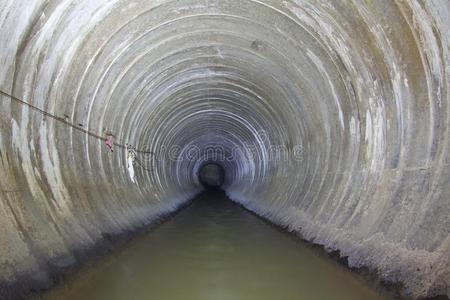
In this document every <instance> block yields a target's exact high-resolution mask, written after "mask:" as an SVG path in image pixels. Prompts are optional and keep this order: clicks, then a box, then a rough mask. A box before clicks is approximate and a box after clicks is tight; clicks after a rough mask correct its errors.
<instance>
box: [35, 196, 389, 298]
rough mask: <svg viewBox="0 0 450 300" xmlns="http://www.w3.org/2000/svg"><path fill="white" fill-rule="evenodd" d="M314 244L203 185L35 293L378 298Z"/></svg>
mask: <svg viewBox="0 0 450 300" xmlns="http://www.w3.org/2000/svg"><path fill="white" fill-rule="evenodd" d="M317 251H318V250H317V249H316V250H314V249H311V248H310V247H307V246H305V245H304V243H303V242H301V241H300V240H299V239H297V238H295V237H293V236H291V235H289V234H286V233H284V232H281V231H280V230H278V229H277V228H275V227H273V226H271V225H269V224H267V223H266V222H264V221H262V220H261V219H259V218H257V217H255V216H253V215H252V214H250V213H248V212H247V211H245V210H243V209H242V208H240V207H239V206H236V205H234V204H233V203H232V202H231V201H229V200H227V199H226V198H225V196H224V195H223V194H221V193H218V192H208V193H206V194H203V195H201V196H200V197H198V199H197V200H196V201H194V203H193V204H192V205H190V206H189V207H187V208H186V209H184V210H182V211H181V212H180V213H179V214H177V215H176V216H175V217H174V218H172V219H170V220H169V221H167V222H166V223H163V224H161V225H160V226H158V227H157V228H156V229H155V230H153V231H152V232H150V233H148V234H147V235H145V236H143V237H140V238H137V239H136V240H135V241H133V242H131V244H130V245H129V246H128V247H126V248H125V249H121V250H119V251H118V253H116V254H115V255H113V256H110V257H107V258H104V259H102V261H100V262H98V263H96V264H95V266H94V267H90V268H88V269H87V270H81V271H80V272H79V273H78V274H77V275H76V276H74V278H72V279H70V280H68V282H66V283H65V284H63V285H61V286H59V287H56V288H55V289H53V290H52V291H50V292H49V293H47V294H45V295H43V296H42V297H41V299H45V300H49V299H57V300H62V299H69V300H71V299H73V300H75V299H76V300H79V299H84V300H90V299H92V300H94V299H95V300H102V299H105V300H106V299H107V300H114V299H117V300H124V299H127V300H141V299H142V300H143V299H145V300H147V299H157V300H166V299H167V300H177V299H180V300H189V299H192V300H203V299H208V300H209V299H213V300H221V299H223V300H238V299H246V300H248V299H270V300H274V299H283V300H288V299H307V300H314V299H320V300H323V299H343V300H344V299H345V300H352V299H355V300H356V299H357V300H361V299H365V300H370V299H386V298H385V296H381V295H380V294H379V293H378V292H377V291H375V290H374V289H372V288H371V287H369V286H368V285H367V284H366V283H365V282H364V280H362V279H361V278H360V277H359V276H358V275H356V274H354V273H352V272H350V271H349V270H347V269H345V268H344V267H342V266H340V265H339V264H338V263H336V262H334V261H333V260H331V259H329V258H327V257H324V256H323V255H321V254H317Z"/></svg>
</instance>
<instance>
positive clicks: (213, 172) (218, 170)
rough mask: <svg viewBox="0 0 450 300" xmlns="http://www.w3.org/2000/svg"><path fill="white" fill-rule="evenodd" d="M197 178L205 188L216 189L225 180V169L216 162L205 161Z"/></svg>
mask: <svg viewBox="0 0 450 300" xmlns="http://www.w3.org/2000/svg"><path fill="white" fill-rule="evenodd" d="M198 180H199V182H200V183H201V184H202V185H203V186H204V187H205V188H206V189H218V188H220V187H221V186H222V185H223V183H224V181H225V170H224V168H223V167H222V166H221V165H219V164H217V163H206V164H204V165H203V166H202V167H201V168H200V170H199V173H198Z"/></svg>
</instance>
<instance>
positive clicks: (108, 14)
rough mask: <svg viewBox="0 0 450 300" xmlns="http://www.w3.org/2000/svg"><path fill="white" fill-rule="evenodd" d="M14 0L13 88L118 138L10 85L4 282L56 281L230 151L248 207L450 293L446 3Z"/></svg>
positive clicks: (233, 183) (0, 39) (7, 32)
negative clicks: (56, 274) (131, 157)
mask: <svg viewBox="0 0 450 300" xmlns="http://www.w3.org/2000/svg"><path fill="white" fill-rule="evenodd" d="M0 8H1V9H0V11H1V12H2V13H0V24H1V30H0V32H1V34H0V43H1V45H5V46H4V47H2V49H1V50H0V61H1V63H2V71H0V88H1V90H2V91H5V92H6V93H8V94H11V95H14V96H16V97H17V98H19V99H23V100H24V101H27V103H29V104H31V105H33V106H34V107H37V108H39V109H41V110H42V111H45V112H48V113H50V114H52V115H54V116H57V117H59V118H60V119H61V120H64V121H65V122H66V123H67V124H74V126H75V127H78V128H81V129H83V130H85V131H87V132H92V133H94V135H96V136H98V137H101V138H100V139H99V138H96V137H95V136H93V135H89V134H86V132H83V131H80V130H76V128H74V126H67V124H66V123H64V122H59V121H58V120H56V119H53V118H48V117H47V116H45V115H43V114H42V113H39V111H36V110H33V109H31V108H30V107H28V106H26V105H21V104H20V103H18V102H17V101H16V102H15V101H11V99H10V97H7V96H4V95H3V94H2V96H0V97H1V102H0V106H1V111H0V114H1V123H0V124H1V131H0V162H1V167H0V176H1V178H2V180H1V193H0V200H1V201H0V203H1V204H2V206H1V209H0V220H1V221H0V223H1V225H2V228H3V229H0V230H1V237H0V239H1V240H0V266H1V270H2V271H1V274H0V282H1V283H4V284H5V286H14V284H16V283H17V282H22V283H23V282H28V283H27V284H29V285H30V286H31V287H33V286H45V285H48V284H49V282H51V280H52V272H53V271H54V270H60V269H64V268H66V267H67V266H70V265H73V264H76V263H77V262H79V261H81V260H82V259H81V258H80V254H79V253H85V252H88V251H90V250H89V249H94V248H95V247H97V246H98V245H99V244H101V243H102V241H104V240H105V236H110V235H119V234H122V233H124V232H127V231H130V230H133V229H137V228H140V227H142V226H145V225H146V224H149V223H151V222H153V221H154V220H156V219H157V218H159V217H160V216H161V215H164V214H166V213H169V212H172V211H174V210H176V209H177V208H178V207H179V206H180V205H182V204H183V203H186V201H188V200H189V199H191V198H192V197H193V196H195V195H196V194H198V193H199V192H201V191H202V190H203V185H202V180H200V178H199V172H201V170H202V167H203V166H204V165H205V164H216V165H217V166H220V168H222V169H223V176H224V177H223V183H222V182H221V181H220V182H221V185H222V187H223V189H224V190H225V191H226V193H227V194H228V195H229V196H230V198H232V199H233V200H234V201H236V202H238V203H241V204H243V205H244V206H245V207H246V208H247V209H250V210H252V211H254V212H255V213H257V214H259V215H261V216H263V217H265V218H267V219H269V220H271V221H272V222H274V223H277V224H279V225H282V226H286V227H287V228H288V229H289V230H292V231H295V232H297V233H299V234H300V235H302V236H303V237H304V238H305V239H307V240H309V241H311V242H314V243H317V244H320V245H323V246H325V247H326V248H327V249H329V250H339V251H340V253H341V255H342V256H345V257H348V261H349V265H350V266H352V267H363V266H365V267H368V268H370V269H371V270H376V271H377V272H378V273H379V274H380V276H381V277H382V278H383V279H385V280H387V281H390V282H400V283H402V284H403V285H404V291H405V293H406V294H407V295H409V296H411V297H427V296H428V297H431V296H435V295H439V294H447V295H448V294H449V287H450V255H449V252H450V231H449V230H450V217H449V216H450V201H448V199H449V197H450V191H449V189H448V186H449V183H450V168H449V158H450V155H449V153H450V151H449V149H448V146H449V131H448V130H449V100H450V96H449V72H450V59H449V50H450V49H449V46H450V43H449V38H450V36H449V32H450V23H449V21H448V20H449V16H450V4H449V3H448V2H447V1H445V0H430V1H418V0H409V1H400V0H399V1H390V0H386V1H384V0H382V1H376V2H374V1H352V0H345V1H333V2H330V1H322V0H308V1H307V0H304V1H303V0H301V1H300V0H285V1H278V0H264V1H259V0H239V1H236V0H221V1H215V0H195V1H194V0H183V1H174V0H157V1H128V0H126V1H124V0H122V1H106V0H98V1H89V0H79V1H69V0H61V1H27V2H26V3H25V2H21V1H13V0H4V1H0ZM105 140H106V141H111V142H112V150H113V152H111V151H110V150H109V149H108V147H107V146H105ZM114 143H115V144H114ZM125 144H127V145H132V146H133V147H134V148H135V149H138V150H139V151H137V153H136V157H135V159H136V160H135V161H134V162H133V164H132V166H133V172H134V173H135V174H134V173H133V175H131V173H130V172H131V171H130V166H129V163H128V161H127V154H126V151H125V149H123V147H118V145H125ZM141 150H142V151H141ZM133 176H135V178H134V177H133ZM203 183H204V182H203Z"/></svg>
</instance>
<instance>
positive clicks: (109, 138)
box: [105, 136, 114, 152]
mask: <svg viewBox="0 0 450 300" xmlns="http://www.w3.org/2000/svg"><path fill="white" fill-rule="evenodd" d="M105 144H106V146H108V148H109V150H111V152H114V149H113V146H114V142H113V139H112V136H107V137H106V141H105Z"/></svg>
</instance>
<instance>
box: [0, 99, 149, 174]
mask: <svg viewBox="0 0 450 300" xmlns="http://www.w3.org/2000/svg"><path fill="white" fill-rule="evenodd" d="M0 94H1V95H3V96H6V97H7V98H10V99H11V100H14V101H15V102H17V103H20V104H22V105H25V106H27V107H29V108H31V109H33V110H35V111H37V112H39V113H41V114H42V115H44V116H46V117H49V118H52V119H54V120H56V121H58V122H61V123H63V124H65V125H67V126H69V127H72V128H73V129H75V130H78V131H80V132H83V133H85V134H87V135H89V136H91V137H94V138H96V139H99V140H102V141H105V142H106V141H107V140H108V138H107V137H103V136H100V135H98V134H96V133H94V132H92V131H89V130H86V129H83V128H80V127H79V126H77V125H75V124H73V123H71V122H69V121H66V120H65V119H64V118H61V117H58V116H56V115H54V114H51V113H49V112H48V111H45V110H43V109H41V108H39V107H36V106H34V105H32V104H30V103H28V102H26V101H24V100H22V99H20V98H17V97H15V96H13V95H11V94H9V93H7V92H5V91H3V90H0ZM113 145H114V146H116V147H119V148H123V149H125V148H126V147H127V144H122V143H118V142H113ZM134 151H135V152H136V153H142V154H153V152H152V151H146V150H142V149H135V150H134ZM140 165H141V164H140ZM141 167H142V168H144V169H145V167H144V166H142V165H141Z"/></svg>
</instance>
